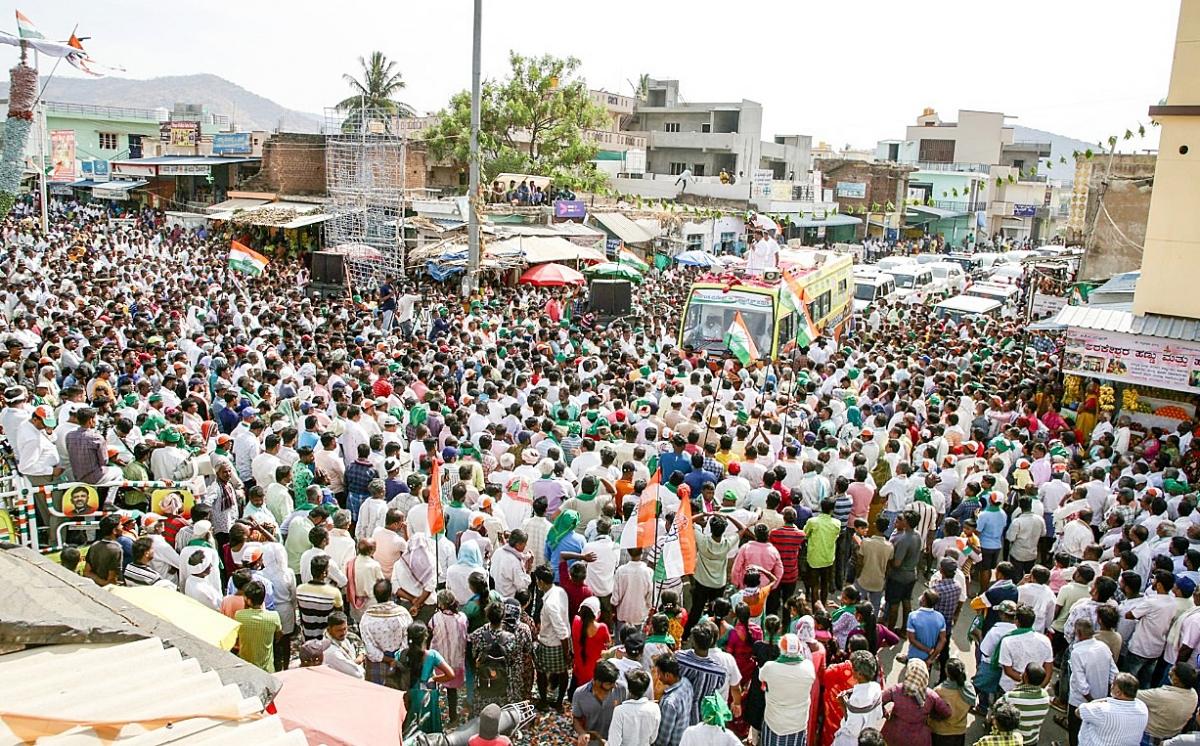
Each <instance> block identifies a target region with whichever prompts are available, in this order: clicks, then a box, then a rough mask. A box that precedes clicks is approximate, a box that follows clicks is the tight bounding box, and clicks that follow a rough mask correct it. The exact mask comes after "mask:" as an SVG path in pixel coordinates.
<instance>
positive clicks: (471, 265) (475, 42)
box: [463, 0, 483, 294]
mask: <svg viewBox="0 0 1200 746" xmlns="http://www.w3.org/2000/svg"><path fill="white" fill-rule="evenodd" d="M482 24H483V0H475V28H474V34H473V38H472V43H471V162H470V169H471V170H470V181H469V192H468V194H467V211H468V212H467V215H468V217H467V247H468V250H469V254H468V260H467V276H466V278H465V279H464V281H463V290H464V291H465V292H466V293H468V294H469V293H470V292H471V291H472V290H474V289H475V288H477V287H479V210H478V207H479V203H478V200H479V120H480V112H479V109H480V97H481V91H480V84H479V70H480V56H481V52H480V50H481V48H482V41H481V40H482Z"/></svg>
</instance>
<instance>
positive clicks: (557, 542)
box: [545, 510, 595, 583]
mask: <svg viewBox="0 0 1200 746" xmlns="http://www.w3.org/2000/svg"><path fill="white" fill-rule="evenodd" d="M578 525H579V514H578V513H576V512H575V511H574V510H561V511H559V513H558V516H557V517H556V518H555V519H554V523H553V524H552V525H551V526H550V531H549V533H547V534H546V553H545V557H546V562H547V563H548V564H549V565H550V569H551V570H552V571H553V572H554V582H555V583H558V582H559V569H560V566H561V565H562V564H564V563H565V564H566V565H567V567H568V569H569V568H570V566H571V565H573V564H575V563H576V562H577V561H579V560H581V559H582V560H584V561H586V562H590V561H592V560H593V559H595V557H594V556H590V555H585V554H584V553H583V537H582V536H580V535H579V534H578V533H577V532H576V531H575V528H576V527H577V526H578Z"/></svg>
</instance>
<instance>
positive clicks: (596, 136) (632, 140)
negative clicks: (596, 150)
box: [583, 129, 646, 149]
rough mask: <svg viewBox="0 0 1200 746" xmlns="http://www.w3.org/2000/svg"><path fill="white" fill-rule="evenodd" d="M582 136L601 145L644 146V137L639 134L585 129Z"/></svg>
mask: <svg viewBox="0 0 1200 746" xmlns="http://www.w3.org/2000/svg"><path fill="white" fill-rule="evenodd" d="M583 138H584V139H585V140H591V141H592V142H594V143H599V144H601V145H616V146H619V147H624V148H643V149H644V148H645V147H646V138H645V137H642V136H640V135H627V134H625V133H624V132H609V131H608V130H593V129H585V130H584V131H583Z"/></svg>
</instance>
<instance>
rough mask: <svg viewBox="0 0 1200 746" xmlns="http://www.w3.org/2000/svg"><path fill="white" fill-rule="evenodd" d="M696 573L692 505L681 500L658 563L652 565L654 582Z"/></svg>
mask: <svg viewBox="0 0 1200 746" xmlns="http://www.w3.org/2000/svg"><path fill="white" fill-rule="evenodd" d="M694 572H696V533H695V530H694V529H693V528H692V503H691V501H690V500H683V501H681V502H680V503H679V509H678V510H676V511H675V520H674V521H673V522H672V523H671V528H670V530H669V531H668V532H667V538H666V540H665V541H664V542H663V545H662V549H661V551H659V553H658V561H657V562H655V563H654V580H655V582H658V583H661V582H663V581H664V580H668V579H674V578H682V577H683V576H684V575H691V574H692V573H694Z"/></svg>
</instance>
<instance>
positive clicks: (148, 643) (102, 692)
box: [0, 637, 308, 746]
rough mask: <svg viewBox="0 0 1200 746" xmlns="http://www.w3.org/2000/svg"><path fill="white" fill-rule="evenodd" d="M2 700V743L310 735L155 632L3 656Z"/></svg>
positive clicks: (285, 740) (147, 744) (282, 741)
mask: <svg viewBox="0 0 1200 746" xmlns="http://www.w3.org/2000/svg"><path fill="white" fill-rule="evenodd" d="M101 682H102V683H101ZM98 684H99V685H98ZM0 702H2V703H3V704H2V705H0V713H2V714H0V743H4V744H9V743H28V742H32V741H33V740H36V741H37V743H39V744H47V745H49V744H100V743H118V744H122V745H124V746H134V745H136V746H151V745H152V744H166V743H171V744H196V745H197V746H198V745H199V744H201V743H204V744H219V743H229V744H232V743H258V744H267V745H269V746H299V745H300V744H307V743H308V739H307V738H306V737H305V735H304V733H303V732H302V731H299V730H295V731H286V730H285V729H284V726H283V722H282V721H281V720H280V719H279V718H278V717H260V713H261V712H262V709H263V706H262V702H261V701H259V700H258V699H257V698H255V697H246V696H244V695H243V694H242V692H241V691H239V689H238V687H237V686H236V685H234V684H225V683H222V681H221V678H220V677H219V676H218V675H217V674H216V673H215V672H213V671H205V670H203V669H202V668H201V666H200V663H199V662H198V661H196V660H195V659H189V658H184V657H183V656H182V655H181V654H180V652H179V651H178V650H177V649H175V648H165V647H163V642H162V640H160V639H158V638H156V637H152V638H148V639H145V640H139V641H137V642H128V643H122V644H115V645H89V644H85V645H51V646H47V647H38V648H31V649H29V650H24V651H20V652H16V653H10V654H8V655H4V656H0ZM81 724H82V725H81ZM109 726H111V727H112V730H109ZM114 731H116V736H115V738H114V737H113V732H114ZM235 739H236V741H235ZM248 739H249V740H248Z"/></svg>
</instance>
